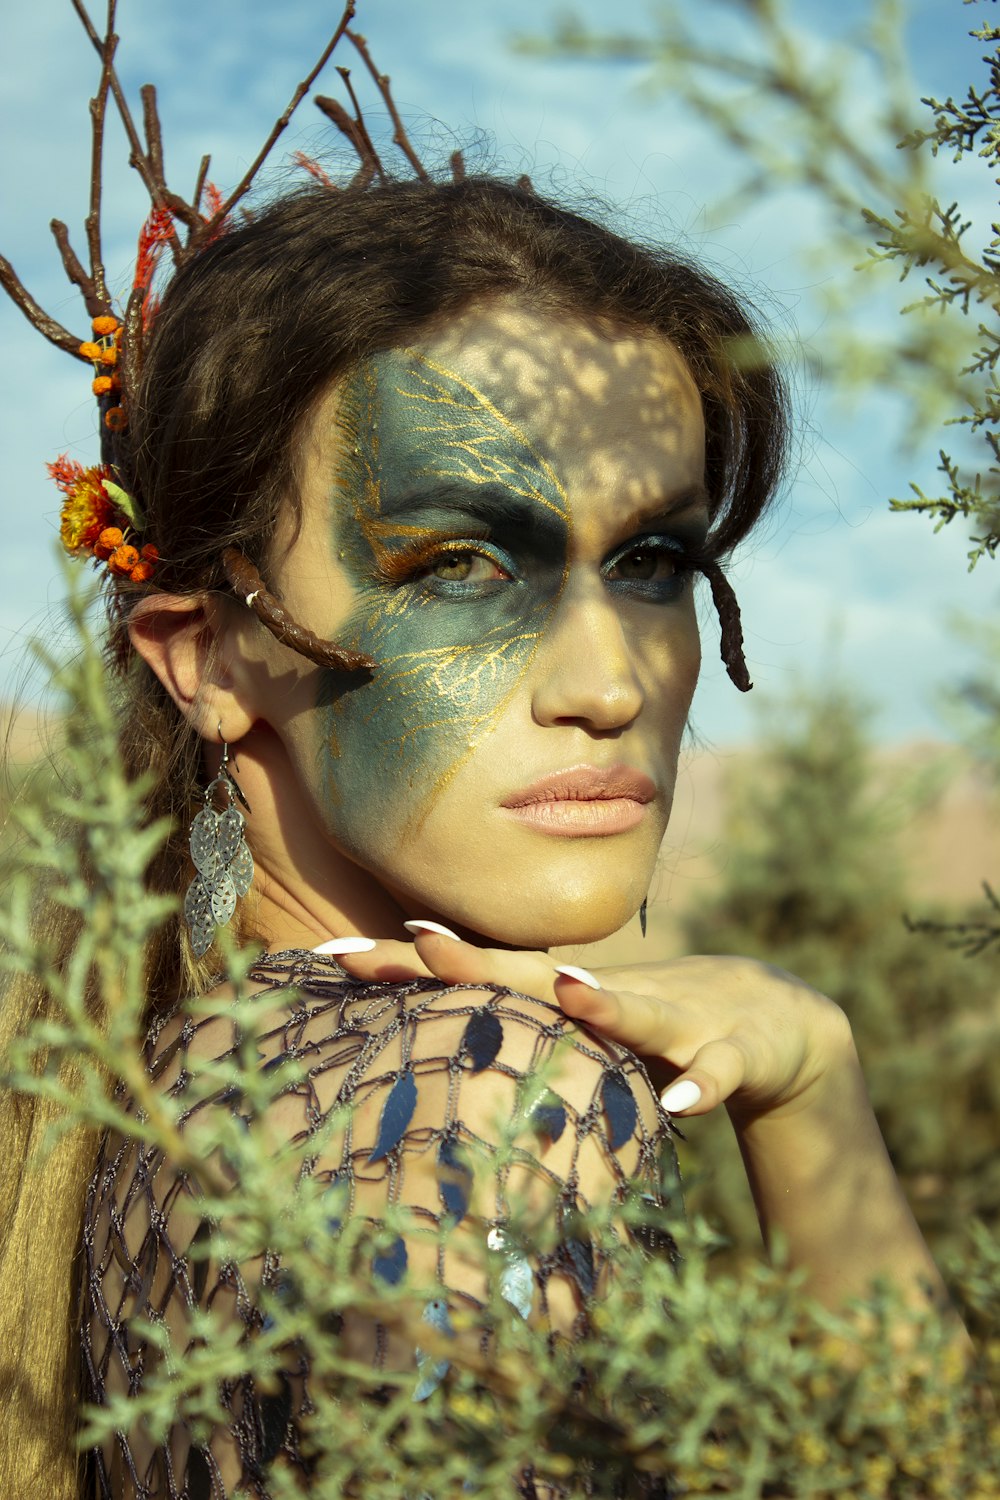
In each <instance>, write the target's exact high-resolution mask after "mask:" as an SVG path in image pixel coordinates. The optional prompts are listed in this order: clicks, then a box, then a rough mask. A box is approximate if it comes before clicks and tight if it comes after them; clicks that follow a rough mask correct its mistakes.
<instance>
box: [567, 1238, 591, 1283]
mask: <svg viewBox="0 0 1000 1500" xmlns="http://www.w3.org/2000/svg"><path fill="white" fill-rule="evenodd" d="M561 1248H562V1257H561V1258H562V1261H563V1264H564V1265H565V1267H566V1269H567V1270H568V1271H569V1273H570V1275H571V1276H572V1277H573V1280H574V1281H575V1282H576V1284H577V1286H578V1287H579V1288H580V1291H581V1292H582V1294H583V1296H584V1297H592V1296H593V1295H594V1280H595V1277H594V1247H593V1246H592V1245H591V1243H590V1241H589V1240H578V1239H568V1240H563V1242H562V1247H561Z"/></svg>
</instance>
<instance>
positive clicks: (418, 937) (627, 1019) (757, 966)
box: [338, 931, 853, 1123]
mask: <svg viewBox="0 0 1000 1500" xmlns="http://www.w3.org/2000/svg"><path fill="white" fill-rule="evenodd" d="M414 939H415V941H414V943H413V945H412V946H411V945H409V944H406V943H397V942H391V941H385V942H379V943H377V944H376V946H375V947H374V948H373V949H372V950H371V951H370V952H368V953H357V954H343V955H338V958H339V961H340V962H342V963H343V965H344V966H345V968H347V969H348V970H349V971H350V973H352V974H356V975H357V976H358V977H359V978H366V979H367V978H371V979H374V978H379V979H403V978H410V977H413V976H415V975H427V976H434V977H435V978H438V979H440V980H442V981H443V982H444V983H446V984H498V985H505V986H507V987H508V988H510V989H512V990H517V991H520V992H521V993H522V994H527V995H531V996H534V997H535V998H537V999H540V1000H548V1001H554V1002H555V1003H556V1004H557V1005H559V1006H560V1008H561V1009H562V1010H563V1012H564V1013H565V1014H566V1015H567V1016H571V1017H572V1018H573V1019H574V1020H576V1021H579V1022H581V1023H583V1024H584V1025H586V1026H589V1027H592V1028H593V1029H594V1030H595V1031H597V1032H599V1033H600V1034H601V1035H603V1036H606V1037H609V1038H610V1039H611V1040H613V1041H616V1042H621V1043H623V1044H624V1045H625V1046H627V1047H629V1048H630V1049H631V1050H632V1051H633V1052H635V1053H637V1054H638V1056H640V1057H641V1058H642V1059H643V1061H644V1062H645V1064H646V1066H647V1067H648V1069H649V1071H650V1074H651V1076H652V1078H653V1082H654V1083H655V1084H656V1086H657V1088H663V1087H664V1086H665V1085H667V1084H669V1085H670V1087H669V1088H668V1089H667V1092H666V1094H665V1096H664V1106H665V1108H667V1109H668V1110H670V1111H671V1112H672V1113H675V1114H687V1115H701V1114H707V1113H708V1112H709V1111H710V1110H712V1109H715V1108H716V1106H717V1105H719V1104H721V1103H726V1104H727V1105H728V1106H729V1110H730V1113H731V1115H732V1116H733V1119H734V1123H737V1122H740V1123H742V1122H745V1121H748V1120H749V1119H751V1118H753V1117H755V1116H757V1115H760V1114H763V1113H767V1112H770V1111H773V1110H775V1109H778V1108H780V1109H781V1110H782V1111H783V1112H785V1111H787V1112H789V1113H791V1112H793V1111H795V1110H796V1109H797V1108H798V1107H799V1106H800V1105H801V1104H802V1103H803V1102H807V1101H808V1100H809V1099H810V1097H811V1096H812V1095H813V1094H814V1093H815V1092H816V1091H817V1090H818V1089H820V1088H821V1087H822V1086H823V1082H824V1080H825V1079H826V1077H827V1076H828V1074H829V1072H830V1070H831V1069H834V1070H837V1069H840V1068H842V1067H843V1066H844V1065H845V1064H846V1063H848V1062H849V1061H850V1060H852V1059H853V1043H852V1040H851V1033H850V1027H849V1026H848V1023H847V1020H846V1018H845V1016H844V1014H843V1012H842V1011H841V1010H840V1009H839V1007H837V1006H836V1005H834V1004H833V1002H832V1001H830V1000H827V999H826V998H825V996H823V995H821V994H819V993H818V991H816V990H814V989H811V988H810V987H809V986H808V985H806V984H803V983H802V981H801V980H798V979H796V978H794V976H793V975H791V974H787V973H785V972H784V970H782V969H778V968H775V967H774V966H773V965H771V964H765V963H760V962H757V961H756V960H754V959H749V958H681V959H673V960H670V961H667V962H664V963H655V964H632V965H626V966H623V967H621V968H614V969H611V968H608V969H600V970H598V971H597V973H596V974H595V975H593V976H590V977H591V978H593V979H594V980H596V981H597V982H598V983H599V985H600V988H594V987H593V986H592V985H590V984H588V983H587V982H586V981H585V980H583V979H580V978H578V977H574V974H573V971H572V970H571V972H570V973H569V974H567V973H564V972H560V971H559V970H557V969H556V968H555V967H554V966H553V964H552V961H551V959H549V958H548V957H547V956H546V955H545V954H544V953H528V952H524V951H511V950H507V949H500V948H478V947H476V946H474V945H473V944H472V943H466V942H462V941H460V940H456V939H455V938H453V937H450V936H445V935H444V933H439V932H434V931H416V932H415V933H414ZM576 972H577V973H586V971H576ZM695 1090H697V1097H695Z"/></svg>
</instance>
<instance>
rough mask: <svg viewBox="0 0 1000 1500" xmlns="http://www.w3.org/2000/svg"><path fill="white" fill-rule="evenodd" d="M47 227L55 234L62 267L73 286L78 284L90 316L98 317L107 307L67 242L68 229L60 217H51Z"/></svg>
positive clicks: (92, 280)
mask: <svg viewBox="0 0 1000 1500" xmlns="http://www.w3.org/2000/svg"><path fill="white" fill-rule="evenodd" d="M49 228H50V229H51V230H52V233H53V235H54V236H55V241H56V244H57V245H58V246H59V255H60V258H61V260H62V263H63V269H64V270H65V272H66V275H67V276H68V277H69V279H70V281H71V282H72V283H73V285H74V286H78V287H79V288H80V290H81V292H82V293H83V301H84V304H85V306H86V309H87V311H88V313H89V314H90V316H91V317H92V318H99V317H100V316H101V313H103V312H106V311H107V307H106V305H105V303H104V302H102V300H101V298H100V297H99V296H98V294H97V287H96V286H95V285H94V278H93V276H91V275H90V273H89V272H88V271H85V270H84V268H83V264H82V262H81V261H80V259H79V257H78V255H77V253H76V251H75V250H74V249H73V246H72V245H71V244H70V242H69V230H68V229H67V228H66V225H65V224H64V223H63V221H62V219H53V220H52V222H51V224H50V225H49Z"/></svg>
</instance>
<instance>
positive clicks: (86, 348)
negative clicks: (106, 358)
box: [80, 340, 101, 360]
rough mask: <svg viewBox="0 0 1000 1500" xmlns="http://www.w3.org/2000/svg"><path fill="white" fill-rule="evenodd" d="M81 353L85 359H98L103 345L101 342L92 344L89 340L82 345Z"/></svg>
mask: <svg viewBox="0 0 1000 1500" xmlns="http://www.w3.org/2000/svg"><path fill="white" fill-rule="evenodd" d="M80 353H81V354H82V355H83V357H84V359H93V360H98V359H100V357H101V346H100V344H92V343H90V342H89V340H88V342H86V343H84V344H81V345H80Z"/></svg>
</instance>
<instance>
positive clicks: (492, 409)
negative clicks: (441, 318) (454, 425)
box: [397, 349, 569, 521]
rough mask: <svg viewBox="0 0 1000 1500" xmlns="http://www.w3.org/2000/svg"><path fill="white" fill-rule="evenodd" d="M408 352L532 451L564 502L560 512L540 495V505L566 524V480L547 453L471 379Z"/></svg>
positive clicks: (449, 399)
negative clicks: (458, 389)
mask: <svg viewBox="0 0 1000 1500" xmlns="http://www.w3.org/2000/svg"><path fill="white" fill-rule="evenodd" d="M405 352H406V354H407V355H409V356H410V357H411V358H412V359H414V360H415V361H416V362H417V363H418V364H421V365H423V366H425V368H427V369H428V370H433V371H434V373H435V374H436V375H440V376H441V377H442V378H443V379H445V380H451V381H453V382H454V383H455V384H456V385H457V386H459V387H460V388H461V389H462V390H464V391H467V392H468V393H469V395H470V396H471V397H472V398H473V399H474V401H475V402H476V403H477V404H478V405H479V406H481V407H482V408H483V409H484V410H485V411H487V412H489V414H490V416H491V417H492V418H493V420H494V421H495V422H497V423H499V425H500V426H501V427H502V428H503V429H504V430H505V431H506V432H507V433H509V434H510V435H511V436H512V437H514V438H515V439H516V440H517V441H518V442H519V443H520V444H521V445H522V447H524V448H525V449H526V450H527V451H528V453H530V454H531V456H532V458H533V459H534V460H535V462H536V463H537V465H538V467H539V468H540V469H541V471H542V473H543V474H544V475H545V477H546V478H547V479H548V480H549V482H550V484H551V485H552V488H553V489H554V490H555V492H556V494H557V495H558V496H559V499H560V500H561V502H562V509H560V508H559V507H558V506H556V505H553V504H552V502H551V501H550V500H547V499H546V498H545V497H544V496H542V495H540V496H539V503H540V504H543V505H545V506H546V508H547V509H549V510H551V511H553V512H554V513H555V514H556V515H557V516H558V517H559V519H560V520H561V521H566V520H567V519H568V515H569V501H568V499H567V496H566V491H565V488H564V487H563V484H562V481H561V480H560V479H559V476H558V474H557V473H556V471H555V470H554V469H553V467H552V465H551V464H550V463H549V461H548V459H547V458H545V456H544V455H543V454H541V453H539V451H538V449H537V448H536V447H535V445H534V443H532V442H531V441H530V439H529V438H528V436H527V434H526V433H525V432H524V431H523V430H522V429H521V428H520V427H519V426H518V425H517V423H516V422H512V421H511V419H510V418H509V417H508V416H506V414H505V413H504V412H502V411H501V410H500V409H499V407H497V406H495V405H494V404H493V402H492V401H491V400H490V399H489V397H488V396H486V395H484V394H483V392H482V391H479V390H477V389H476V387H475V386H473V385H470V383H469V382H468V381H467V380H464V379H463V378H462V376H461V375H458V374H456V372H455V371H454V370H449V369H448V368H447V367H446V366H445V365H439V364H438V363H437V362H436V361H435V360H433V359H429V358H428V356H427V355H426V354H421V353H420V351H419V350H417V349H407V350H406V351H405ZM427 385H428V386H430V388H431V389H432V390H435V391H438V392H439V393H440V394H438V395H436V396H435V397H434V398H433V399H434V401H435V403H437V404H441V405H449V406H451V407H452V408H453V409H454V408H455V407H457V405H458V403H457V402H456V401H455V398H454V396H452V395H451V394H450V393H449V392H448V391H447V390H442V388H441V387H439V386H435V385H434V384H433V382H431V381H427ZM397 392H398V394H399V395H400V396H403V397H405V398H406V399H407V400H409V401H420V400H424V401H428V400H430V399H431V398H430V397H428V396H423V395H420V394H419V393H417V392H412V391H409V390H405V389H399V388H398V387H397ZM484 436H488V434H484Z"/></svg>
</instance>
